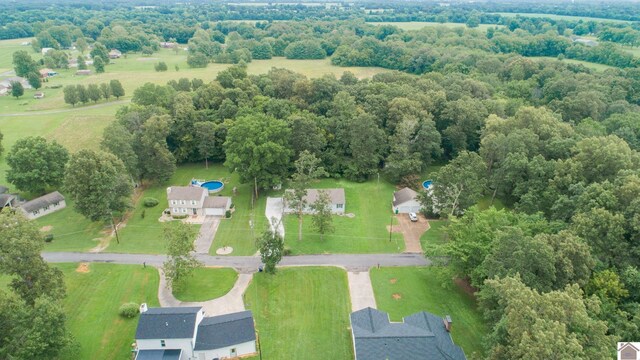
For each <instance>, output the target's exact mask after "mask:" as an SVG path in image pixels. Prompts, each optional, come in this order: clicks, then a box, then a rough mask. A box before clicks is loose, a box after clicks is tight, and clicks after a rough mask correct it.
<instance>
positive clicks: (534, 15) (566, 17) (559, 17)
mask: <svg viewBox="0 0 640 360" xmlns="http://www.w3.org/2000/svg"><path fill="white" fill-rule="evenodd" d="M494 14H498V15H501V16H505V17H509V16H513V17H515V16H522V17H532V18H547V19H551V20H576V21H577V20H583V21H607V22H613V23H622V24H628V23H630V21H626V20H618V19H606V18H595V17H588V16H570V15H556V14H539V13H508V12H497V13H494Z"/></svg>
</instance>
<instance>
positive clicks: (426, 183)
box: [422, 180, 433, 190]
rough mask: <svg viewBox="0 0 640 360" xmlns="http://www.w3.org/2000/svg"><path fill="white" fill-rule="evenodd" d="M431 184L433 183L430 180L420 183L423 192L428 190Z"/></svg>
mask: <svg viewBox="0 0 640 360" xmlns="http://www.w3.org/2000/svg"><path fill="white" fill-rule="evenodd" d="M431 184H433V181H431V180H425V181H423V182H422V187H423V188H424V189H425V190H429V188H430V187H431Z"/></svg>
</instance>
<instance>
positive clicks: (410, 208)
mask: <svg viewBox="0 0 640 360" xmlns="http://www.w3.org/2000/svg"><path fill="white" fill-rule="evenodd" d="M398 212H399V213H400V214H408V213H410V212H414V213H417V212H420V206H400V207H398Z"/></svg>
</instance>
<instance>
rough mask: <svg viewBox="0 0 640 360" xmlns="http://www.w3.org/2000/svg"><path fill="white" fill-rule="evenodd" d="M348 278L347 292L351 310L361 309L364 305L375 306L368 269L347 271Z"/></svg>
mask: <svg viewBox="0 0 640 360" xmlns="http://www.w3.org/2000/svg"><path fill="white" fill-rule="evenodd" d="M347 279H348V280H349V294H351V311H358V310H362V309H364V308H366V307H371V308H374V309H375V308H376V298H375V296H374V295H373V286H372V285H371V277H370V276H369V272H368V271H361V272H351V271H350V272H347Z"/></svg>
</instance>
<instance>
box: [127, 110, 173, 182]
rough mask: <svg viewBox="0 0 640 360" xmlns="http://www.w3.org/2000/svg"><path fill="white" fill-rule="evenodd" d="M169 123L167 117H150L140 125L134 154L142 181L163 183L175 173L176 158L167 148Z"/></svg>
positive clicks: (169, 119)
mask: <svg viewBox="0 0 640 360" xmlns="http://www.w3.org/2000/svg"><path fill="white" fill-rule="evenodd" d="M170 121H171V118H170V117H169V116H168V115H163V116H152V117H151V118H149V120H147V121H146V122H145V123H144V125H142V131H141V133H140V138H139V142H138V144H137V151H136V153H137V154H138V159H140V167H141V177H142V178H144V179H147V180H151V181H159V182H164V181H167V180H169V179H170V178H171V176H172V175H173V173H174V172H175V171H176V158H175V157H174V156H173V154H172V153H171V151H169V148H168V146H167V136H168V135H169V122H170Z"/></svg>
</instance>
